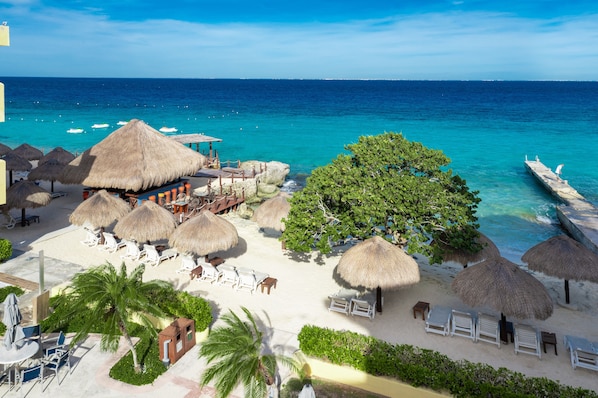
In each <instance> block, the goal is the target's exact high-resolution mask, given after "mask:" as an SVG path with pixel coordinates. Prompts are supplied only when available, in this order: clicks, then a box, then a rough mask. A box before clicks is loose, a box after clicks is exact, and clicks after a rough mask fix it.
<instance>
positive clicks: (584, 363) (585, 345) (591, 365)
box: [564, 335, 598, 371]
mask: <svg viewBox="0 0 598 398" xmlns="http://www.w3.org/2000/svg"><path fill="white" fill-rule="evenodd" d="M564 340H565V348H566V349H567V350H569V353H570V355H571V366H572V367H573V369H575V368H577V367H580V368H586V369H590V370H596V371H598V343H592V342H590V341H589V340H587V339H584V338H583V337H576V336H569V335H566V336H565V338H564Z"/></svg>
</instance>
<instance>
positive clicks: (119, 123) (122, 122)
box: [116, 120, 129, 126]
mask: <svg viewBox="0 0 598 398" xmlns="http://www.w3.org/2000/svg"><path fill="white" fill-rule="evenodd" d="M127 123H129V122H125V121H122V120H121V121H120V122H118V123H116V124H117V125H119V126H124V125H125V124H127Z"/></svg>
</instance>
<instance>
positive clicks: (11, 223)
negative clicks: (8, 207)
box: [0, 213, 17, 229]
mask: <svg viewBox="0 0 598 398" xmlns="http://www.w3.org/2000/svg"><path fill="white" fill-rule="evenodd" d="M3 214H4V222H3V223H2V224H1V225H0V227H4V228H6V229H13V228H14V227H15V225H17V220H15V219H14V217H13V216H12V214H10V213H3Z"/></svg>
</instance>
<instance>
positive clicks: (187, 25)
mask: <svg viewBox="0 0 598 398" xmlns="http://www.w3.org/2000/svg"><path fill="white" fill-rule="evenodd" d="M0 21H7V22H8V25H9V26H10V36H11V46H10V47H0V76H59V77H172V78H298V79H303V78H305V79H311V78H315V79H322V78H334V79H431V80H440V79H449V80H452V79H457V80H462V79H464V80H480V79H504V80H598V28H597V27H598V2H597V1H596V0H591V1H589V0H576V1H568V2H565V1H553V0H544V1H540V0H532V1H525V0H521V1H509V0H501V1H498V0H456V1H441V0H404V1H399V0H396V1H392V0H390V1H389V0H369V1H357V0H344V1H339V0H332V1H327V0H319V1H312V0H306V1H299V0H298V1H280V0H279V1H275V0H253V1H241V0H212V1H205V0H183V1H177V0H171V1H155V0H143V1H142V0H114V1H112V0H105V1H86V0H50V1H45V0H11V1H2V0H0Z"/></svg>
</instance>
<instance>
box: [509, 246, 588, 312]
mask: <svg viewBox="0 0 598 398" xmlns="http://www.w3.org/2000/svg"><path fill="white" fill-rule="evenodd" d="M521 259H522V260H523V261H524V262H526V263H527V265H528V268H529V269H531V270H533V271H540V272H542V273H544V274H546V275H550V276H554V277H557V278H561V279H564V280H565V299H566V302H567V304H569V279H573V280H576V281H580V280H581V281H590V282H594V283H598V255H596V254H595V253H594V252H592V251H591V250H590V249H588V248H587V247H585V246H584V245H582V244H581V243H579V242H578V241H576V240H575V239H572V238H570V237H568V236H567V235H559V236H554V237H552V238H550V239H548V240H546V241H544V242H541V243H538V244H537V245H535V246H534V247H532V248H531V249H529V250H528V251H527V252H525V254H524V255H523V257H521Z"/></svg>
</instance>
